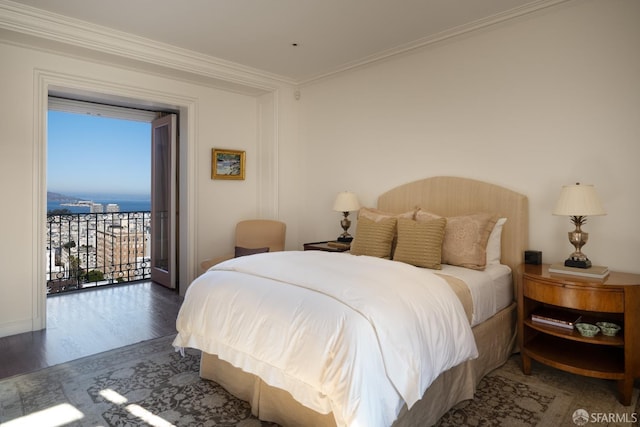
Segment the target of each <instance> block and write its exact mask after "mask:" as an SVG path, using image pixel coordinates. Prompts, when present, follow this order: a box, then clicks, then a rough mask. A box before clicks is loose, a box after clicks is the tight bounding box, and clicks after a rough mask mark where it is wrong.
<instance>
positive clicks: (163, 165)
mask: <svg viewBox="0 0 640 427" xmlns="http://www.w3.org/2000/svg"><path fill="white" fill-rule="evenodd" d="M160 117H164V118H162V119H159V118H160ZM167 118H172V120H171V121H170V123H173V124H174V126H173V129H169V130H168V131H165V130H164V129H163V127H165V125H164V124H165V123H167V120H166V119H167ZM156 121H160V123H162V125H161V130H160V132H161V133H160V134H158V129H157V126H156V125H155V124H154V123H155V122H156ZM175 122H176V120H175V114H174V113H172V112H171V113H167V112H158V111H152V110H146V109H139V108H125V107H120V106H113V105H106V104H100V103H95V102H85V101H78V100H73V99H67V98H60V97H51V96H50V97H49V108H48V132H47V133H48V137H47V141H48V142H47V154H48V155H47V255H46V258H45V259H46V264H47V266H46V274H47V292H48V293H49V294H51V293H58V292H65V291H69V290H76V289H82V288H87V287H96V286H104V285H110V284H119V283H126V282H132V281H141V280H148V279H150V278H152V275H155V277H157V274H156V272H157V271H158V270H162V271H166V272H168V270H169V268H168V267H167V266H168V265H169V264H171V265H173V266H175V265H176V263H175V259H176V257H177V254H176V251H175V248H174V247H170V246H168V244H167V241H169V239H167V238H166V236H167V234H169V233H171V232H173V233H176V228H175V221H174V222H171V217H172V216H174V212H175V206H176V198H177V197H176V194H177V192H176V190H175V189H172V188H170V185H167V183H172V182H175V181H176V176H177V171H176V168H175V165H176V161H175V152H176V149H175V142H173V144H174V146H173V148H172V147H171V146H170V145H169V149H168V148H167V141H175V134H174V135H172V134H171V132H174V133H175ZM152 129H153V132H152ZM162 132H164V133H162ZM158 135H159V136H158ZM158 139H159V140H160V142H159V143H158V141H157V140H158ZM156 159H161V160H160V161H158V160H156ZM167 159H168V160H167ZM152 178H153V179H152ZM158 183H159V184H158ZM158 187H161V188H158ZM152 196H153V197H152ZM169 224H173V226H172V227H169ZM154 230H157V231H154ZM161 237H162V238H161ZM173 240H174V241H175V236H173ZM158 254H161V255H158ZM168 257H170V258H171V259H170V261H171V262H168V261H167V258H168ZM160 264H161V265H162V267H161V268H160V269H159V268H158V267H157V265H160ZM171 273H172V274H171V275H167V280H166V283H163V284H164V285H165V286H168V287H170V288H175V286H176V284H175V279H174V278H175V267H174V268H173V269H172V271H171Z"/></svg>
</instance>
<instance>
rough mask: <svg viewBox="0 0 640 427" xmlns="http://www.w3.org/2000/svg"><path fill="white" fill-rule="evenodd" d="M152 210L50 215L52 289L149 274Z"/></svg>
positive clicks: (49, 288) (49, 273)
mask: <svg viewBox="0 0 640 427" xmlns="http://www.w3.org/2000/svg"><path fill="white" fill-rule="evenodd" d="M150 228H151V212H148V211H139V212H108V213H80V214H49V215H47V266H46V272H47V293H48V294H53V293H59V292H65V291H72V290H77V289H82V288H87V287H93V286H102V285H110V284H115V283H122V282H130V281H135V280H147V279H149V278H150V277H151V262H150V248H151V245H150Z"/></svg>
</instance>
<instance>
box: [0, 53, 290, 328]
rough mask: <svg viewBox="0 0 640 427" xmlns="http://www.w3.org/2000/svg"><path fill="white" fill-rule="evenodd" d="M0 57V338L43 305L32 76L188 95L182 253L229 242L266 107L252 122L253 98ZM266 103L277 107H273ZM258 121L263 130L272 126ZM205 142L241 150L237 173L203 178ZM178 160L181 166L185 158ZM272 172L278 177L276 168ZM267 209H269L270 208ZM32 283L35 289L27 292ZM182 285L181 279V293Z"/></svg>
mask: <svg viewBox="0 0 640 427" xmlns="http://www.w3.org/2000/svg"><path fill="white" fill-rule="evenodd" d="M0 58H2V60H1V63H2V66H1V67H0V129H2V132H1V134H0V182H2V184H1V185H0V189H1V190H0V191H1V193H0V197H1V199H2V200H3V202H4V203H3V206H4V207H3V209H0V236H2V245H0V271H2V280H0V336H5V335H11V334H14V333H19V332H25V331H29V330H32V329H38V324H39V322H41V320H42V319H41V317H42V316H43V307H42V306H41V305H39V302H38V301H39V293H40V292H41V291H40V289H42V290H44V287H45V278H44V275H43V277H36V276H37V275H36V274H34V271H35V270H36V269H37V268H35V267H34V265H35V264H37V262H35V261H34V260H35V259H36V257H37V256H38V254H39V252H40V251H43V254H42V257H44V247H43V246H42V244H44V242H42V244H40V243H39V242H38V241H37V239H38V238H39V237H38V230H37V226H34V224H38V218H37V217H38V213H37V207H38V206H37V205H38V197H39V196H38V195H37V194H36V195H34V192H36V193H37V192H38V191H39V190H40V189H38V185H39V184H38V179H37V177H38V168H39V166H38V163H39V162H41V161H42V162H44V164H46V159H43V156H44V153H43V152H38V148H37V147H38V144H37V140H38V133H39V125H38V119H37V116H38V114H37V113H36V112H37V111H38V99H39V97H40V96H41V94H39V93H38V91H39V90H40V88H39V84H38V81H37V80H38V78H37V75H40V74H42V73H45V74H50V75H52V76H61V79H62V80H65V81H78V82H80V85H81V86H83V87H88V88H91V87H94V86H95V87H96V88H99V87H109V90H110V91H111V92H113V93H116V92H118V91H123V92H125V93H127V94H142V95H140V97H144V96H145V95H144V94H153V95H150V96H151V97H155V96H157V98H158V99H150V100H151V101H154V103H156V104H157V103H158V100H161V101H162V102H163V103H167V102H171V100H174V99H175V100H176V101H175V102H176V103H177V104H176V105H180V102H181V101H180V100H188V102H190V103H192V105H191V111H190V114H192V116H193V117H190V118H189V121H190V123H191V128H190V129H188V126H186V127H185V129H187V130H189V131H190V133H189V134H188V135H186V138H184V139H186V140H183V141H181V143H182V144H185V143H186V144H188V145H189V155H190V156H193V157H192V159H194V160H193V162H192V164H191V165H189V167H188V168H187V169H189V170H186V171H185V172H186V174H185V176H187V177H188V179H189V180H191V184H192V190H191V191H192V196H193V199H194V200H192V205H193V207H194V208H195V212H194V213H193V218H194V219H195V224H191V223H190V222H189V223H188V227H193V230H194V233H193V235H194V239H195V240H196V241H195V242H187V243H188V244H189V245H191V244H193V247H194V248H195V253H189V255H190V257H193V263H192V265H194V266H195V265H197V263H198V262H199V261H200V260H201V259H204V258H206V257H210V256H214V255H220V254H222V253H223V252H224V251H226V250H227V249H228V248H229V247H230V245H231V242H232V238H233V226H234V225H235V223H236V222H237V221H238V220H239V219H246V218H252V217H255V216H256V215H257V214H258V210H259V207H258V189H259V177H258V176H257V172H258V164H259V161H258V159H257V156H258V144H259V141H261V139H262V138H261V137H260V135H259V132H260V130H259V127H260V126H263V125H265V124H264V123H262V122H260V120H261V121H264V120H267V121H268V120H272V121H273V120H275V119H276V118H277V115H276V114H275V112H272V114H271V115H270V116H268V117H266V118H265V117H262V118H260V120H259V109H258V99H259V98H258V97H256V96H249V95H243V94H238V93H232V92H228V91H225V90H219V89H215V88H212V87H208V86H203V85H199V84H194V83H189V82H186V81H181V80H176V79H171V78H164V77H161V76H158V75H149V74H145V73H141V72H136V71H134V70H132V69H127V68H124V67H112V66H108V65H105V64H102V63H97V62H90V61H84V60H81V59H78V58H72V57H67V56H62V55H56V54H53V53H47V52H43V51H41V50H34V49H29V48H24V47H19V46H13V45H9V44H2V43H0ZM279 92H280V93H281V94H282V96H283V97H285V96H287V95H289V96H290V97H291V99H292V98H293V96H292V94H291V89H289V88H283V89H281V90H280V91H279ZM113 93H112V94H113ZM141 99H142V98H141ZM167 100H169V101H167ZM277 102H279V101H278V100H276V103H277ZM271 109H272V110H274V111H277V110H278V106H277V105H275V106H272V107H271ZM281 121H283V122H284V123H281V124H280V125H281V127H283V128H286V126H287V123H286V120H281ZM267 125H268V126H266V127H268V128H270V129H272V130H273V129H275V130H277V128H278V126H276V125H274V124H268V123H267ZM274 132H275V131H272V132H271V142H273V139H274V138H275V139H278V138H279V137H278V135H277V133H274ZM275 142H276V143H277V142H279V141H275ZM282 144H283V146H284V147H285V148H286V146H287V144H291V143H290V142H289V141H286V140H283V141H282ZM213 147H221V148H230V149H239V150H245V151H246V156H247V165H246V167H247V170H246V179H245V180H244V181H220V180H215V181H214V180H211V149H212V148H213ZM276 153H277V150H276ZM182 160H183V163H182V164H183V165H187V164H188V162H184V159H182ZM99 163H100V159H99V158H96V165H98V166H99ZM284 163H292V162H291V159H288V158H287V157H286V149H285V153H284ZM265 167H266V168H268V167H269V165H268V164H267V165H266V166H265V165H263V166H262V169H263V173H267V174H269V173H270V172H269V171H268V170H267V171H266V172H264V168H265ZM275 175H276V178H277V171H276V173H275ZM274 184H277V180H276V181H275V182H274ZM284 199H285V200H286V197H285V198H284ZM45 209H46V207H45ZM275 210H276V212H275V213H277V206H276V209H275ZM182 214H184V212H182ZM289 216H291V215H289ZM43 221H44V219H43ZM183 250H187V249H185V248H183ZM43 259H44V258H43ZM193 274H195V271H194V272H193ZM36 288H37V289H38V291H36V292H34V289H36ZM185 288H186V284H185V283H183V284H182V285H181V289H182V291H183V292H184V289H185ZM42 292H44V291H42ZM40 295H41V294H40Z"/></svg>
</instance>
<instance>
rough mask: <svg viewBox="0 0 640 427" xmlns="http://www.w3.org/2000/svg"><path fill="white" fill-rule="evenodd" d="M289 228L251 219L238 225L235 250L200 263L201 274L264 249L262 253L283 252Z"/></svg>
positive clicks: (281, 224)
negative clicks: (238, 257) (220, 264)
mask: <svg viewBox="0 0 640 427" xmlns="http://www.w3.org/2000/svg"><path fill="white" fill-rule="evenodd" d="M286 230H287V226H286V224H285V223H284V222H281V221H274V220H269V219H249V220H246V221H240V222H239V223H238V224H237V225H236V236H235V237H236V241H235V250H234V251H233V252H229V253H227V254H225V255H223V256H219V257H216V258H212V259H208V260H205V261H202V262H201V263H200V269H201V272H205V271H207V270H208V269H209V268H210V267H213V266H214V265H216V264H218V263H220V262H222V261H226V260H228V259H231V258H234V257H236V256H240V255H242V254H246V253H247V252H253V251H252V250H259V249H263V250H262V251H261V252H267V250H266V248H268V251H269V252H276V251H283V250H284V241H285V235H286Z"/></svg>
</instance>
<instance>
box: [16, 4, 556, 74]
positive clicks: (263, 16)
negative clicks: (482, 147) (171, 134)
mask: <svg viewBox="0 0 640 427" xmlns="http://www.w3.org/2000/svg"><path fill="white" fill-rule="evenodd" d="M14 1H15V3H20V4H23V5H27V6H32V7H35V8H39V9H44V10H46V11H49V12H53V13H55V14H60V15H64V16H66V17H70V18H75V19H79V20H82V21H85V22H88V23H91V24H97V25H100V26H104V27H109V28H111V29H115V30H117V31H119V32H125V33H129V34H132V35H135V36H139V37H144V38H148V39H151V40H154V41H160V42H163V43H166V44H169V45H172V46H176V47H179V48H183V49H188V50H190V51H194V52H197V53H199V54H204V55H207V56H210V57H214V58H217V59H221V60H225V61H230V62H232V63H237V64H241V65H243V66H246V67H251V68H254V69H257V70H260V71H263V72H266V73H269V74H272V75H276V76H279V77H283V78H286V79H288V80H290V81H294V82H305V81H309V80H313V79H316V78H318V77H321V76H325V75H328V74H332V73H335V72H339V71H342V70H345V69H349V68H351V67H353V66H357V65H360V64H363V63H368V62H371V61H374V60H377V59H381V58H384V57H387V56H389V55H393V54H396V53H399V52H404V51H407V50H410V49H413V48H416V47H420V46H423V45H425V44H428V43H431V42H433V41H437V40H440V39H443V38H446V37H449V36H452V35H455V34H460V33H463V32H465V31H469V30H472V29H475V28H479V27H483V26H486V25H490V24H492V23H495V22H500V21H502V20H504V19H509V18H511V17H515V16H520V15H522V14H525V13H528V12H531V11H534V10H537V9H540V8H542V7H546V6H548V5H550V4H554V3H557V2H558V1H559V0H535V1H532V0H182V1H176V0H135V1H134V0H14ZM53 18H55V16H54V17H53ZM65 19H66V18H65Z"/></svg>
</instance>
